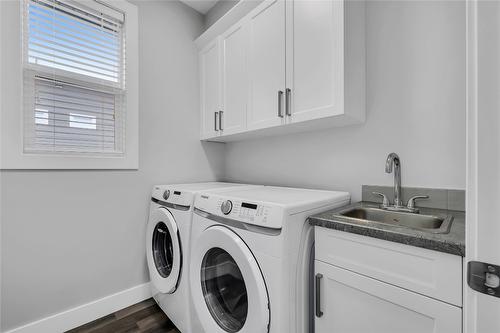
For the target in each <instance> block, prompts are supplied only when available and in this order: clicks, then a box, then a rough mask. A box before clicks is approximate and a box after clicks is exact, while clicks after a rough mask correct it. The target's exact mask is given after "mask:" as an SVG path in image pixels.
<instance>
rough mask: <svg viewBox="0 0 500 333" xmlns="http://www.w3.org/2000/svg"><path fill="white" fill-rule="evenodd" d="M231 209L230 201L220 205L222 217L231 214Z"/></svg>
mask: <svg viewBox="0 0 500 333" xmlns="http://www.w3.org/2000/svg"><path fill="white" fill-rule="evenodd" d="M232 209H233V203H232V202H231V200H226V201H224V202H223V203H222V205H220V210H221V212H222V213H223V214H224V215H227V214H229V213H231V210H232Z"/></svg>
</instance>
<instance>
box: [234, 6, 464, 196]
mask: <svg viewBox="0 0 500 333" xmlns="http://www.w3.org/2000/svg"><path fill="white" fill-rule="evenodd" d="M366 20H367V22H366V38H367V41H366V42H367V59H366V60H367V83H366V84H367V101H366V104H367V121H366V123H365V124H364V125H361V126H352V127H346V128H335V129H330V130H326V131H321V132H316V133H302V134H293V135H289V136H281V137H273V138H264V139H260V140H255V141H246V142H240V143H231V144H227V146H226V173H225V176H226V177H225V178H226V180H238V181H242V182H255V183H264V184H280V185H286V186H300V187H311V188H326V189H341V190H348V191H350V192H351V193H352V194H353V199H354V200H359V199H360V196H361V185H362V184H380V185H382V184H387V185H391V184H392V181H393V178H392V175H388V174H385V172H384V165H385V158H386V156H387V154H388V153H390V152H393V151H394V152H397V153H398V154H399V155H400V157H401V159H402V182H403V185H407V186H421V187H443V188H458V189H464V188H465V4H464V1H461V2H459V1H443V2H434V1H433V2H426V1H399V2H396V1H388V2H382V1H368V2H367V11H366Z"/></svg>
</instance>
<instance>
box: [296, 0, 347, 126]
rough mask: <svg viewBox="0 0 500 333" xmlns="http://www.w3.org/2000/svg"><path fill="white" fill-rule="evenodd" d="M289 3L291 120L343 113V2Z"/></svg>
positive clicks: (297, 120)
mask: <svg viewBox="0 0 500 333" xmlns="http://www.w3.org/2000/svg"><path fill="white" fill-rule="evenodd" d="M287 5H288V13H289V15H288V18H289V19H288V21H287V24H288V27H289V28H288V29H287V32H288V34H287V39H288V40H287V46H288V50H287V51H288V52H287V62H288V63H287V88H288V89H290V90H289V91H288V94H289V96H288V98H289V100H288V102H289V103H291V105H290V106H289V108H291V117H290V119H289V120H290V121H293V122H299V121H304V120H310V119H315V118H322V117H327V116H333V115H339V114H342V113H343V112H344V110H343V108H342V103H343V96H342V87H343V77H344V75H343V69H344V65H343V60H344V54H343V40H344V25H343V22H344V15H343V2H342V1H321V0H320V1H314V0H313V1H293V2H290V3H288V4H287Z"/></svg>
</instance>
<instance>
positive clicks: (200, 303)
mask: <svg viewBox="0 0 500 333" xmlns="http://www.w3.org/2000/svg"><path fill="white" fill-rule="evenodd" d="M193 245H194V248H193V250H192V251H193V252H192V257H191V266H190V269H191V270H190V285H191V290H192V294H191V297H192V300H193V304H194V307H195V309H196V313H197V315H198V319H199V321H200V324H201V326H202V327H203V328H204V329H205V332H210V333H225V332H229V333H233V332H240V333H264V332H268V325H269V307H268V305H269V300H268V296H267V290H266V285H265V283H264V278H263V276H262V273H261V271H260V268H259V266H258V264H257V261H256V260H255V258H254V256H253V254H252V252H251V251H250V249H249V248H248V247H247V245H246V244H245V243H244V242H243V240H242V239H241V238H240V237H239V236H238V235H237V234H236V233H234V232H233V231H232V230H230V229H228V228H226V227H223V226H213V227H210V228H208V229H206V230H205V231H204V232H203V233H202V234H201V235H200V237H199V238H198V239H197V240H195V243H194V244H193Z"/></svg>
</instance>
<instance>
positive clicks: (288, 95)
mask: <svg viewBox="0 0 500 333" xmlns="http://www.w3.org/2000/svg"><path fill="white" fill-rule="evenodd" d="M291 97H292V90H291V89H290V88H286V89H285V110H286V111H285V112H286V115H287V116H291V115H292V99H291Z"/></svg>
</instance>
